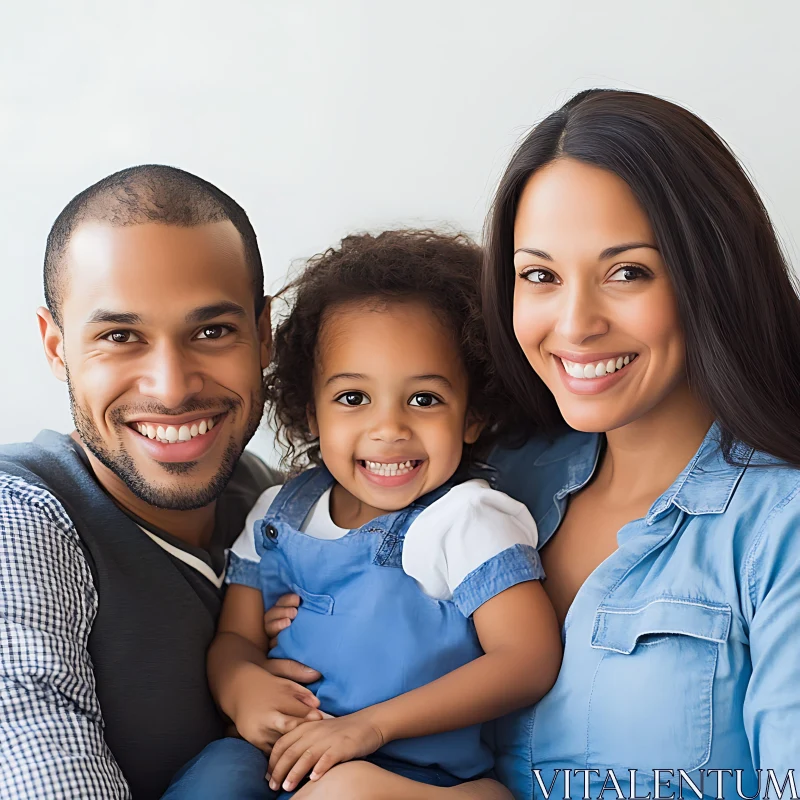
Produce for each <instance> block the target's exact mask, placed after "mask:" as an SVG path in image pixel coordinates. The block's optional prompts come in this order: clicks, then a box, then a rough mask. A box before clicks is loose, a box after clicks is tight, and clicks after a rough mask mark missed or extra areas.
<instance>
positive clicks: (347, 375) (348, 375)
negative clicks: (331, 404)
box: [325, 372, 367, 386]
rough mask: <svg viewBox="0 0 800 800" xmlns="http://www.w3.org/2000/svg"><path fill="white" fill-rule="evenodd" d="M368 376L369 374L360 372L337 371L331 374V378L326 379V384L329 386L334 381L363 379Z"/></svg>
mask: <svg viewBox="0 0 800 800" xmlns="http://www.w3.org/2000/svg"><path fill="white" fill-rule="evenodd" d="M366 378H367V376H366V375H363V374H362V373H360V372H337V373H336V375H331V376H330V378H328V380H326V381H325V385H326V386H327V385H328V384H330V383H333V382H334V381H344V380H347V381H363V380H366Z"/></svg>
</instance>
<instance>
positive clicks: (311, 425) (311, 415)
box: [306, 405, 319, 439]
mask: <svg viewBox="0 0 800 800" xmlns="http://www.w3.org/2000/svg"><path fill="white" fill-rule="evenodd" d="M306 420H307V421H308V429H309V430H310V431H311V435H312V436H313V437H314V438H316V439H319V425H317V414H316V412H315V411H314V406H312V405H307V406H306Z"/></svg>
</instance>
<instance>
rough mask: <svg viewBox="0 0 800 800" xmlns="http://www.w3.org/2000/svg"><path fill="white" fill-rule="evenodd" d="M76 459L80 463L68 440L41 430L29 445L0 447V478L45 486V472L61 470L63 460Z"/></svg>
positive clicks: (21, 443)
mask: <svg viewBox="0 0 800 800" xmlns="http://www.w3.org/2000/svg"><path fill="white" fill-rule="evenodd" d="M76 459H77V460H78V461H80V458H79V456H78V454H77V452H76V449H75V446H74V443H73V441H72V439H71V437H69V436H67V435H66V434H63V433H56V431H50V430H44V431H42V432H41V433H40V434H39V435H38V436H37V437H36V438H35V439H34V440H33V441H31V442H17V443H14V444H2V445H0V475H13V476H16V477H19V478H24V479H25V480H27V481H28V482H30V483H34V484H36V483H38V484H46V483H47V479H46V475H47V473H48V472H49V471H52V470H54V469H55V470H59V471H61V470H63V468H64V465H65V463H66V462H67V461H72V462H74V461H76Z"/></svg>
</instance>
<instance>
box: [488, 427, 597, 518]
mask: <svg viewBox="0 0 800 800" xmlns="http://www.w3.org/2000/svg"><path fill="white" fill-rule="evenodd" d="M600 441H601V436H600V435H599V434H596V433H583V432H581V431H576V430H573V429H572V428H568V427H566V426H564V427H562V428H560V429H558V430H556V431H554V432H553V433H550V434H540V435H535V436H531V437H529V438H527V439H526V440H525V441H522V442H518V441H514V442H503V441H501V442H498V443H497V444H496V445H495V446H494V447H493V449H492V450H491V452H490V453H489V454H488V456H487V457H486V458H485V459H484V460H483V461H481V462H479V463H477V464H475V465H474V467H473V469H472V474H473V476H474V477H479V478H484V479H485V480H487V481H488V482H489V484H490V485H491V486H492V488H493V489H499V490H500V491H501V492H505V493H506V494H508V495H510V496H511V497H513V498H514V499H515V500H518V501H520V502H521V503H524V504H525V505H526V506H527V507H528V509H529V510H530V512H531V514H532V515H533V517H534V519H539V518H540V516H541V515H542V514H543V513H546V512H547V510H549V509H550V508H551V507H552V504H553V498H554V497H555V496H556V495H557V494H558V493H560V492H564V493H566V492H567V491H570V490H572V489H574V488H575V487H577V486H580V485H582V484H583V483H585V482H586V481H587V480H588V479H589V477H591V475H592V473H593V471H594V468H595V465H596V463H597V457H598V454H599V451H600Z"/></svg>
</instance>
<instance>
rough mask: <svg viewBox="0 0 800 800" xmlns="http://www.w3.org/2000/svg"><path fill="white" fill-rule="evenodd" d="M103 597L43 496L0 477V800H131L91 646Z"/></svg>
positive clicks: (58, 513)
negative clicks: (112, 747)
mask: <svg viewBox="0 0 800 800" xmlns="http://www.w3.org/2000/svg"><path fill="white" fill-rule="evenodd" d="M96 613H97V591H96V590H95V587H94V585H93V583H92V575H91V572H90V570H89V566H88V564H87V562H86V559H85V558H84V556H83V553H82V551H81V547H80V544H79V539H78V533H77V531H76V530H75V527H74V525H73V524H72V522H71V520H70V519H69V517H68V516H67V514H66V512H65V511H64V508H63V507H62V506H61V504H60V503H59V502H58V501H57V500H56V499H55V498H54V497H53V496H52V495H51V494H50V493H49V492H47V491H45V490H43V489H40V488H38V487H35V486H31V485H30V484H28V483H26V482H25V481H24V480H22V479H20V478H15V477H11V476H8V475H3V474H0V797H2V798H4V800H21V799H22V798H47V800H60V798H64V800H72V799H73V798H78V797H80V798H89V799H91V798H97V800H117V798H119V799H120V800H125V799H126V798H130V796H131V794H130V790H129V789H128V786H127V784H126V783H125V779H124V778H123V776H122V772H121V771H120V769H119V767H118V766H117V763H116V761H115V760H114V757H113V756H112V755H111V752H110V751H109V749H108V747H107V746H106V743H105V741H104V739H103V719H102V716H101V713H100V705H99V703H98V700H97V695H96V693H95V681H94V674H93V672H92V663H91V659H90V657H89V651H88V640H89V633H90V631H91V628H92V623H93V621H94V618H95V614H96Z"/></svg>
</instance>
